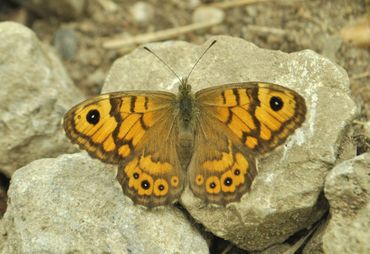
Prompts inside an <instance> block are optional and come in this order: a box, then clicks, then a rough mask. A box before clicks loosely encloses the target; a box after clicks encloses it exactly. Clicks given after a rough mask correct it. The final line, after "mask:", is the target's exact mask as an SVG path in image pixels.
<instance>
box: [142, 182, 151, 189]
mask: <svg viewBox="0 0 370 254" xmlns="http://www.w3.org/2000/svg"><path fill="white" fill-rule="evenodd" d="M141 188H143V189H144V190H148V189H149V188H150V183H149V181H148V180H143V181H141Z"/></svg>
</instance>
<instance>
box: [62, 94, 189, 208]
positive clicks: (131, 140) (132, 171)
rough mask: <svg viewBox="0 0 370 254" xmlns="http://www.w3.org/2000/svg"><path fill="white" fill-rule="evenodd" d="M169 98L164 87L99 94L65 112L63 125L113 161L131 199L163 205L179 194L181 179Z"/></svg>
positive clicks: (94, 152)
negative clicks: (154, 90)
mask: <svg viewBox="0 0 370 254" xmlns="http://www.w3.org/2000/svg"><path fill="white" fill-rule="evenodd" d="M175 99H176V96H175V95H174V94H172V93H166V92H142V91H138V92H135V91H133V92H118V93H110V94H105V95H100V96H97V97H95V98H92V99H89V100H87V101H85V102H83V103H81V104H79V105H77V106H75V107H73V108H72V109H71V110H70V111H68V112H67V113H66V115H65V117H64V124H63V125H64V129H65V132H66V134H67V136H68V137H69V138H70V139H71V141H72V142H73V143H76V144H78V145H79V146H80V147H81V148H82V149H84V150H86V151H87V152H88V153H89V154H90V155H91V156H92V157H94V158H98V159H100V160H102V161H104V162H107V163H112V164H119V170H118V174H117V178H118V180H119V182H120V183H121V186H122V189H123V191H124V193H126V194H127V195H128V196H129V197H130V198H131V199H132V200H133V201H134V202H136V203H139V204H143V205H146V206H155V205H162V204H167V203H170V202H172V201H174V200H175V199H176V198H177V197H178V195H179V193H181V189H182V186H183V178H184V177H183V176H182V170H181V166H180V164H179V160H178V157H177V153H176V146H174V145H173V144H175V141H176V135H177V133H176V132H177V129H176V122H175V117H174V114H173V110H174V108H173V105H174V101H175ZM168 126H173V128H170V129H168ZM166 127H167V128H166ZM165 129H166V130H165ZM162 135H165V136H166V137H167V138H168V140H166V139H164V138H163V139H160V138H158V137H162Z"/></svg>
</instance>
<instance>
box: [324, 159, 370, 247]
mask: <svg viewBox="0 0 370 254" xmlns="http://www.w3.org/2000/svg"><path fill="white" fill-rule="evenodd" d="M325 196H326V198H327V199H328V200H329V204H330V215H331V218H330V221H329V224H328V226H327V227H326V229H325V232H324V234H323V236H322V245H323V250H324V253H343V254H345V253H370V241H369V239H370V153H366V154H363V155H361V156H358V157H356V158H354V159H352V160H348V161H345V162H343V163H341V164H339V165H337V166H336V167H335V168H334V169H333V170H332V171H331V172H330V173H329V175H328V176H327V178H326V183H325Z"/></svg>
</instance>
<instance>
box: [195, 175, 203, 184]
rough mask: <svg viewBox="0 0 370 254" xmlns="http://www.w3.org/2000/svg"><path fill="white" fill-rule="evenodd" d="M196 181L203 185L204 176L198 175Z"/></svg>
mask: <svg viewBox="0 0 370 254" xmlns="http://www.w3.org/2000/svg"><path fill="white" fill-rule="evenodd" d="M195 182H196V183H197V184H198V185H202V184H203V182H204V178H203V176H202V175H197V177H196V178H195Z"/></svg>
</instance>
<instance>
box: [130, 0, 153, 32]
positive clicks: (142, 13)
mask: <svg viewBox="0 0 370 254" xmlns="http://www.w3.org/2000/svg"><path fill="white" fill-rule="evenodd" d="M154 12H155V10H154V8H153V6H152V5H151V4H149V3H146V2H137V3H135V4H133V5H132V6H131V7H130V13H131V15H132V17H133V19H134V21H135V22H136V23H137V24H138V25H141V26H147V25H149V24H150V23H151V22H152V21H153V19H154Z"/></svg>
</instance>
